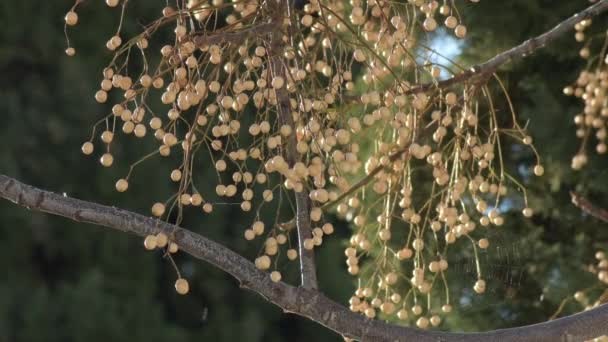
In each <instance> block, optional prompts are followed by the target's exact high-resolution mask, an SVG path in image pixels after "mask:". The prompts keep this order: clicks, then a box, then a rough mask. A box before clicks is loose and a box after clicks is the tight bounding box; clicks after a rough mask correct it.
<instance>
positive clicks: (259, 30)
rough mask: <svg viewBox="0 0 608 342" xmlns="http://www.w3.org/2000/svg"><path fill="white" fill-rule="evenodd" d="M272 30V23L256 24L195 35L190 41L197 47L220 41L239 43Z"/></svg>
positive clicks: (219, 42)
mask: <svg viewBox="0 0 608 342" xmlns="http://www.w3.org/2000/svg"><path fill="white" fill-rule="evenodd" d="M272 30H273V24H272V23H263V24H256V25H254V26H251V27H248V28H245V29H242V30H240V31H230V32H226V31H215V32H213V33H212V34H208V35H196V36H193V37H192V42H193V43H194V45H196V46H197V47H202V46H206V45H212V44H221V43H232V44H240V43H242V42H243V41H245V40H247V39H248V38H251V37H254V36H259V35H263V34H269V33H271V32H272Z"/></svg>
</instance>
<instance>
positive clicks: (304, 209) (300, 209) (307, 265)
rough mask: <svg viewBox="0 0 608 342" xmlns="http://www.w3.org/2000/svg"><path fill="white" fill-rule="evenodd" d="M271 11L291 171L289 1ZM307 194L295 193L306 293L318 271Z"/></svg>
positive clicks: (295, 156)
mask: <svg viewBox="0 0 608 342" xmlns="http://www.w3.org/2000/svg"><path fill="white" fill-rule="evenodd" d="M267 6H268V10H269V12H270V13H271V14H272V15H271V24H272V25H273V27H274V30H273V32H272V39H271V41H270V44H269V46H268V55H269V64H270V70H271V72H272V76H273V77H281V78H283V80H284V83H285V85H284V86H282V87H280V88H278V89H275V94H276V101H277V104H276V106H277V116H278V118H279V123H280V125H281V126H283V125H288V126H289V127H291V134H290V135H289V136H288V137H287V138H286V139H287V142H286V144H285V145H284V148H283V151H282V152H283V157H284V158H285V160H286V161H287V164H288V165H289V167H293V166H294V164H295V163H296V162H297V161H299V159H300V156H299V153H298V151H297V149H296V144H297V140H296V126H295V123H294V121H293V117H292V114H291V112H292V110H291V100H290V99H289V93H288V92H287V88H286V87H287V80H288V78H287V72H288V71H286V61H285V59H284V57H283V51H284V47H285V43H284V42H283V32H282V30H281V28H282V27H283V26H284V25H283V18H284V17H285V14H286V13H287V12H288V10H289V0H280V1H275V0H270V1H268V2H267ZM308 195H309V194H308V191H307V190H306V189H303V190H302V191H300V192H296V191H294V196H295V199H296V227H297V232H298V253H299V254H300V277H301V284H302V286H303V287H304V288H307V289H316V288H317V270H316V266H315V254H314V250H312V249H311V250H308V249H306V248H305V247H304V241H306V240H307V239H312V224H311V222H310V209H311V203H310V199H309V197H308Z"/></svg>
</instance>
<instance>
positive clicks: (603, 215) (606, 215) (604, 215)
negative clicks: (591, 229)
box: [570, 192, 608, 223]
mask: <svg viewBox="0 0 608 342" xmlns="http://www.w3.org/2000/svg"><path fill="white" fill-rule="evenodd" d="M570 196H571V197H572V203H574V205H576V206H577V207H579V208H581V210H582V211H583V212H585V213H587V214H589V215H591V216H593V217H595V218H596V219H598V220H600V221H604V222H607V223H608V210H606V209H602V208H598V207H597V206H596V205H594V204H593V203H591V202H589V200H587V199H586V198H584V197H583V196H581V195H580V194H578V193H576V192H570Z"/></svg>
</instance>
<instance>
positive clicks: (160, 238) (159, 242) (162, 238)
mask: <svg viewBox="0 0 608 342" xmlns="http://www.w3.org/2000/svg"><path fill="white" fill-rule="evenodd" d="M168 241H169V238H168V237H167V235H166V234H165V233H163V232H160V233H158V234H156V246H157V247H158V248H164V247H165V246H166V245H167V242H168Z"/></svg>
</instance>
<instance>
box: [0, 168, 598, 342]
mask: <svg viewBox="0 0 608 342" xmlns="http://www.w3.org/2000/svg"><path fill="white" fill-rule="evenodd" d="M0 197H2V198H5V199H7V200H10V201H12V202H14V203H16V204H18V205H20V206H23V207H26V208H29V209H30V210H35V211H41V212H46V213H50V214H53V215H59V216H63V217H67V218H69V219H72V220H75V221H78V222H87V223H92V224H96V225H100V226H105V227H109V228H113V229H117V230H120V231H123V232H129V233H133V234H136V235H139V236H146V235H148V234H156V233H159V232H161V231H163V232H165V233H167V234H170V235H171V234H173V235H171V236H173V239H174V241H175V242H176V243H177V244H178V245H179V247H180V250H182V251H184V252H186V253H188V254H190V255H192V256H194V257H195V258H197V259H200V260H203V261H206V262H209V263H210V264H212V265H214V266H216V267H218V268H220V269H222V270H223V271H225V272H228V273H230V274H231V275H232V276H234V277H235V278H236V279H237V280H238V281H239V282H240V285H241V287H244V288H247V289H250V290H252V291H255V292H257V293H258V294H260V295H261V296H263V297H264V298H266V300H268V301H269V302H272V303H274V304H275V305H277V306H279V307H280V308H282V309H283V310H284V311H285V312H290V313H294V314H297V315H300V316H304V317H307V318H309V319H311V320H313V321H315V322H317V323H319V324H322V325H324V326H326V327H327V328H329V329H332V330H334V331H336V332H337V333H339V334H341V335H344V336H347V337H351V338H355V339H357V340H360V341H420V342H425V341H429V342H430V341H446V342H448V341H547V342H554V341H583V340H586V339H590V338H594V337H597V336H601V335H604V334H608V305H602V306H599V307H597V308H595V309H592V310H589V311H586V312H583V313H579V314H576V315H572V316H568V317H564V318H560V319H556V320H553V321H549V322H544V323H540V324H536V325H529V326H525V327H519V328H513V329H504V330H496V331H490V332H485V333H472V334H457V333H444V332H434V331H423V330H418V329H414V328H408V327H401V326H397V325H391V324H386V323H384V322H381V321H379V320H370V319H368V318H366V317H365V316H363V315H360V314H356V313H353V312H351V311H350V310H349V309H348V308H346V307H344V306H342V305H340V304H338V303H336V302H334V301H332V300H331V299H329V298H327V297H326V296H324V295H323V294H322V293H320V292H319V291H317V290H316V289H307V288H304V287H294V286H291V285H288V284H286V283H282V282H280V283H274V282H272V281H271V280H270V277H269V276H268V274H267V273H264V272H262V271H259V270H258V269H256V268H255V266H254V265H253V263H252V262H250V261H249V260H247V259H245V258H244V257H242V256H240V255H239V254H237V253H235V252H233V251H232V250H230V249H229V248H227V247H224V246H222V245H220V244H218V243H216V242H214V241H211V240H209V239H207V238H205V237H203V236H201V235H198V234H196V233H193V232H191V231H189V230H187V229H184V228H180V227H177V226H174V225H171V224H168V223H166V222H163V221H160V220H158V219H155V218H151V217H146V216H143V215H140V214H136V213H133V212H129V211H126V210H122V209H118V208H114V207H109V206H105V205H101V204H96V203H92V202H86V201H82V200H78V199H74V198H71V197H68V196H62V195H59V194H56V193H52V192H47V191H44V190H41V189H37V188H35V187H32V186H29V185H26V184H23V183H21V182H19V181H17V180H15V179H13V178H10V177H7V176H5V175H0Z"/></svg>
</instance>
